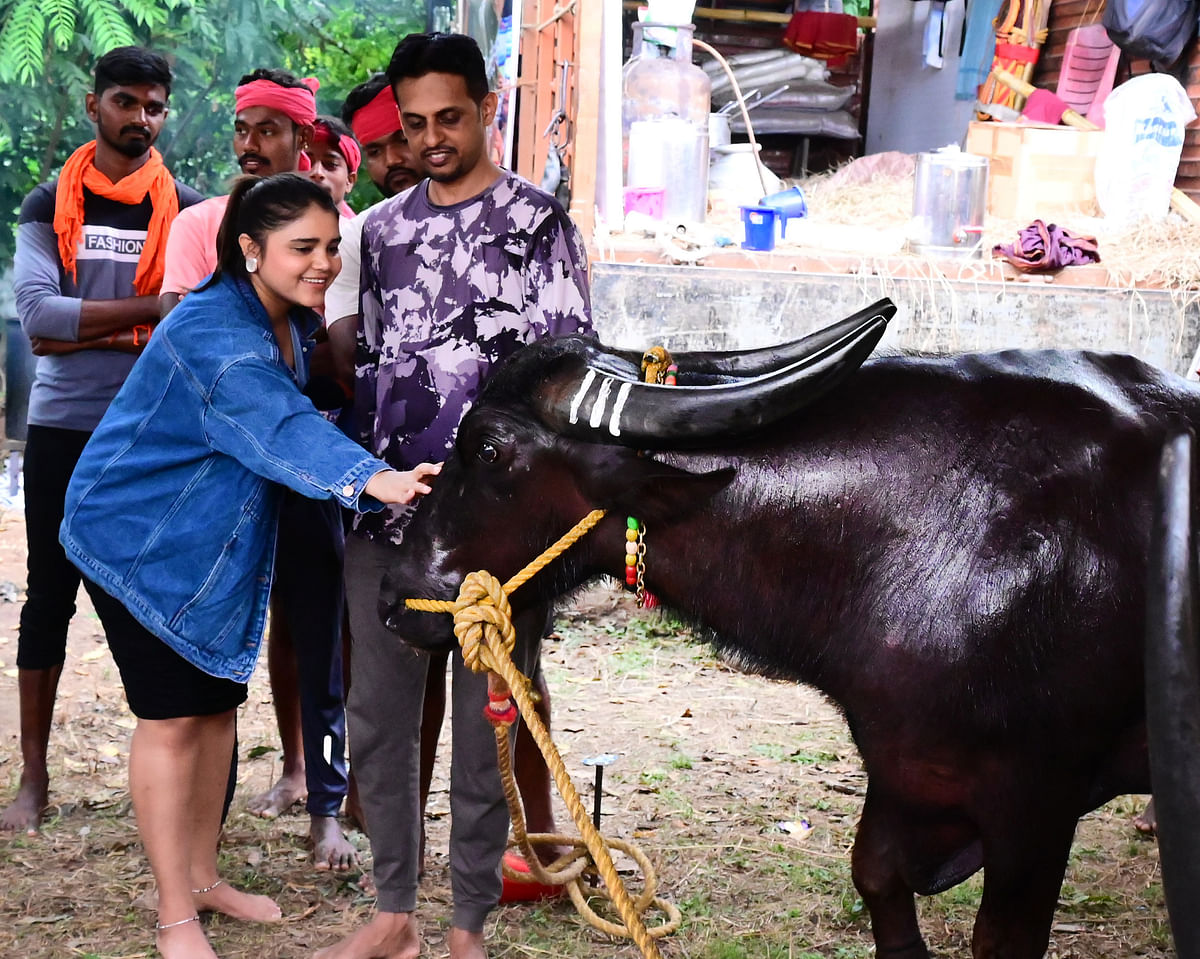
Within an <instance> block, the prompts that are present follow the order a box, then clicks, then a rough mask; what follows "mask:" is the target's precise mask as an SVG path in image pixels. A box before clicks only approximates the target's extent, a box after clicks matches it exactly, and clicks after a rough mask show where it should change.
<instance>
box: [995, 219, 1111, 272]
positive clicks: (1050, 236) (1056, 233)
mask: <svg viewBox="0 0 1200 959" xmlns="http://www.w3.org/2000/svg"><path fill="white" fill-rule="evenodd" d="M992 256H1002V257H1004V259H1006V260H1008V262H1009V263H1011V264H1012V265H1013V266H1015V267H1016V268H1017V269H1018V270H1021V271H1023V272H1025V273H1042V272H1048V271H1050V270H1059V269H1062V268H1063V267H1064V266H1082V265H1083V264H1085V263H1099V262H1100V251H1099V249H1098V247H1097V246H1096V238H1095V237H1094V236H1081V235H1080V234H1078V233H1072V232H1071V231H1070V230H1064V229H1063V228H1062V227H1061V226H1057V225H1055V224H1053V223H1051V224H1049V225H1048V226H1047V225H1046V223H1045V222H1044V221H1042V220H1034V221H1033V222H1032V223H1030V224H1029V226H1027V227H1025V228H1024V229H1023V230H1021V232H1020V233H1018V234H1017V242H1016V243H1013V244H1012V245H1011V246H1003V245H997V246H994V247H992Z"/></svg>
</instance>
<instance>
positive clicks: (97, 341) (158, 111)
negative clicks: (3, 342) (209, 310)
mask: <svg viewBox="0 0 1200 959" xmlns="http://www.w3.org/2000/svg"><path fill="white" fill-rule="evenodd" d="M95 77H96V80H95V87H94V92H92V93H89V94H88V95H87V98H86V109H87V114H88V118H89V119H90V120H91V121H92V123H93V124H94V125H95V128H96V139H95V140H93V141H91V142H90V143H86V144H84V145H83V146H81V147H80V148H79V149H78V150H76V151H75V152H74V153H73V154H72V155H71V157H70V159H68V160H67V162H66V164H65V165H64V166H63V169H62V173H61V174H60V175H59V177H58V179H57V180H56V181H52V182H49V183H43V184H41V185H40V186H38V187H36V188H35V189H34V190H33V191H32V192H31V193H30V194H29V196H28V197H26V199H25V202H24V203H23V204H22V205H21V213H20V218H19V220H18V224H17V250H16V258H15V261H14V264H13V275H14V283H13V289H14V293H15V294H16V301H17V314H18V316H19V317H20V320H21V325H22V327H23V328H24V330H25V333H26V335H28V336H29V338H30V340H31V342H32V343H33V346H34V351H35V352H36V353H38V354H39V355H40V359H39V360H38V366H37V375H36V376H35V378H34V382H33V387H32V390H31V392H30V397H29V433H28V439H27V441H26V445H25V463H24V470H25V529H26V538H27V542H28V587H27V597H26V600H25V605H24V607H23V608H22V610H21V626H20V634H19V636H18V640H17V643H18V646H17V668H18V674H17V684H18V690H19V696H20V704H21V706H20V710H21V712H20V716H21V719H20V723H21V758H22V762H23V767H22V771H21V783H20V786H19V788H18V791H17V795H16V798H15V799H14V800H13V802H12V803H11V805H9V806H8V808H7V809H6V810H5V811H4V813H3V815H2V816H0V830H4V831H17V830H20V831H24V832H27V833H33V832H36V830H37V828H38V826H39V825H40V823H41V818H42V814H43V811H44V810H45V807H46V803H47V799H48V791H49V774H48V771H47V767H46V753H47V747H48V743H49V738H50V726H51V721H52V718H53V712H54V701H55V697H56V694H57V690H58V680H59V676H60V675H61V673H62V667H63V661H64V658H65V656H66V644H67V627H68V624H69V623H70V621H71V617H72V616H73V615H74V613H75V598H76V594H77V593H78V591H79V580H80V577H79V571H78V570H77V569H76V568H75V567H74V566H73V565H72V564H71V563H70V562H68V560H67V558H66V556H65V555H64V554H63V550H62V547H61V546H60V545H59V543H58V527H59V524H60V523H61V522H62V516H63V497H64V495H65V493H66V488H67V482H68V481H69V480H70V478H71V472H72V471H73V470H74V468H75V462H76V461H77V460H78V458H79V455H80V453H81V452H82V451H83V446H84V444H85V443H86V442H87V439H88V437H89V436H90V435H91V432H92V430H93V429H95V427H96V424H97V423H98V422H99V421H100V417H101V416H102V415H103V414H104V411H105V410H106V409H107V408H108V404H109V402H110V401H111V400H112V398H113V396H115V395H116V392H117V390H118V389H119V388H120V387H121V384H122V383H123V382H124V381H125V377H126V375H127V374H128V373H129V370H130V368H131V367H132V366H133V361H134V359H135V358H136V354H137V353H140V352H141V349H142V347H143V346H145V343H146V340H147V338H148V337H149V335H150V331H151V329H152V328H153V324H154V322H155V321H156V320H157V319H158V288H159V285H160V284H161V282H162V275H163V253H164V250H165V248H166V239H167V233H168V231H169V230H170V228H171V223H172V221H173V220H174V219H175V216H176V214H177V213H178V212H179V211H180V210H181V209H183V208H184V207H187V206H190V205H192V204H194V203H197V202H199V201H200V199H201V197H200V194H198V193H196V192H195V191H194V190H191V189H189V188H188V187H186V186H183V185H182V184H179V183H176V182H175V179H174V178H173V177H172V176H171V174H170V172H169V171H168V170H167V168H166V167H165V166H164V165H163V161H162V157H161V156H160V155H159V153H158V151H157V150H155V149H154V141H155V140H156V139H157V138H158V134H159V132H160V131H161V130H162V126H163V122H164V121H165V120H166V117H167V101H168V98H169V97H170V94H171V71H170V68H169V67H168V66H167V62H166V60H164V59H163V58H162V57H160V56H159V55H158V54H155V53H151V52H150V51H148V50H144V49H142V48H140V47H120V48H118V49H116V50H112V51H110V52H108V53H106V54H105V55H104V56H103V57H101V58H100V59H99V60H98V61H97V62H96V70H95Z"/></svg>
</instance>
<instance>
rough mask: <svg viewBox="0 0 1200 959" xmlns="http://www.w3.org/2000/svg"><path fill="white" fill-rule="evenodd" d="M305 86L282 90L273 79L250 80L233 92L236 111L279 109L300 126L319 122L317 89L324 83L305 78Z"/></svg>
mask: <svg viewBox="0 0 1200 959" xmlns="http://www.w3.org/2000/svg"><path fill="white" fill-rule="evenodd" d="M301 82H302V83H303V84H304V86H303V87H281V86H280V85H279V84H278V83H273V82H271V81H270V80H251V81H250V82H249V83H244V84H242V85H241V86H240V87H238V88H237V89H236V90H234V92H233V109H234V112H236V113H241V112H242V111H243V110H245V109H248V108H249V107H268V108H270V109H272V110H278V111H279V112H280V113H282V114H285V115H286V116H287V117H288V118H290V119H291V121H292V122H293V123H298V124H300V125H301V126H303V125H305V124H311V123H312V122H313V121H315V120H316V119H317V90H319V89H320V87H321V83H320V81H319V80H317V78H316V77H305V78H304V80H303V81H301Z"/></svg>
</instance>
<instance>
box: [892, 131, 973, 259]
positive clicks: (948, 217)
mask: <svg viewBox="0 0 1200 959" xmlns="http://www.w3.org/2000/svg"><path fill="white" fill-rule="evenodd" d="M987 177H988V160H987V157H982V156H976V155H975V154H973V153H962V152H960V151H958V150H938V151H936V152H932V153H919V154H917V168H916V175H915V177H914V180H913V210H912V220H911V222H910V226H909V248H910V249H911V250H912V251H913V252H914V253H923V254H925V255H927V256H952V257H980V256H982V254H983V217H984V212H985V210H986V209H987Z"/></svg>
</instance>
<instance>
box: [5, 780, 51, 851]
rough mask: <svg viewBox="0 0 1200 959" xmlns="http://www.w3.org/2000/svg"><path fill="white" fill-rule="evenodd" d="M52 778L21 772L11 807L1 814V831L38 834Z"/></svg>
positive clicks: (30, 834)
mask: <svg viewBox="0 0 1200 959" xmlns="http://www.w3.org/2000/svg"><path fill="white" fill-rule="evenodd" d="M49 789H50V780H49V778H48V777H47V776H44V775H43V776H41V777H38V776H33V775H29V774H26V773H24V772H22V773H21V785H20V787H19V788H18V789H17V795H16V796H15V797H14V798H13V801H12V803H10V804H9V807H8V808H7V809H5V810H4V813H3V815H0V832H22V831H23V832H24V833H25V835H27V836H36V835H37V831H38V826H40V825H41V824H42V814H43V813H44V812H45V811H46V801H47V799H48V798H49Z"/></svg>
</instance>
